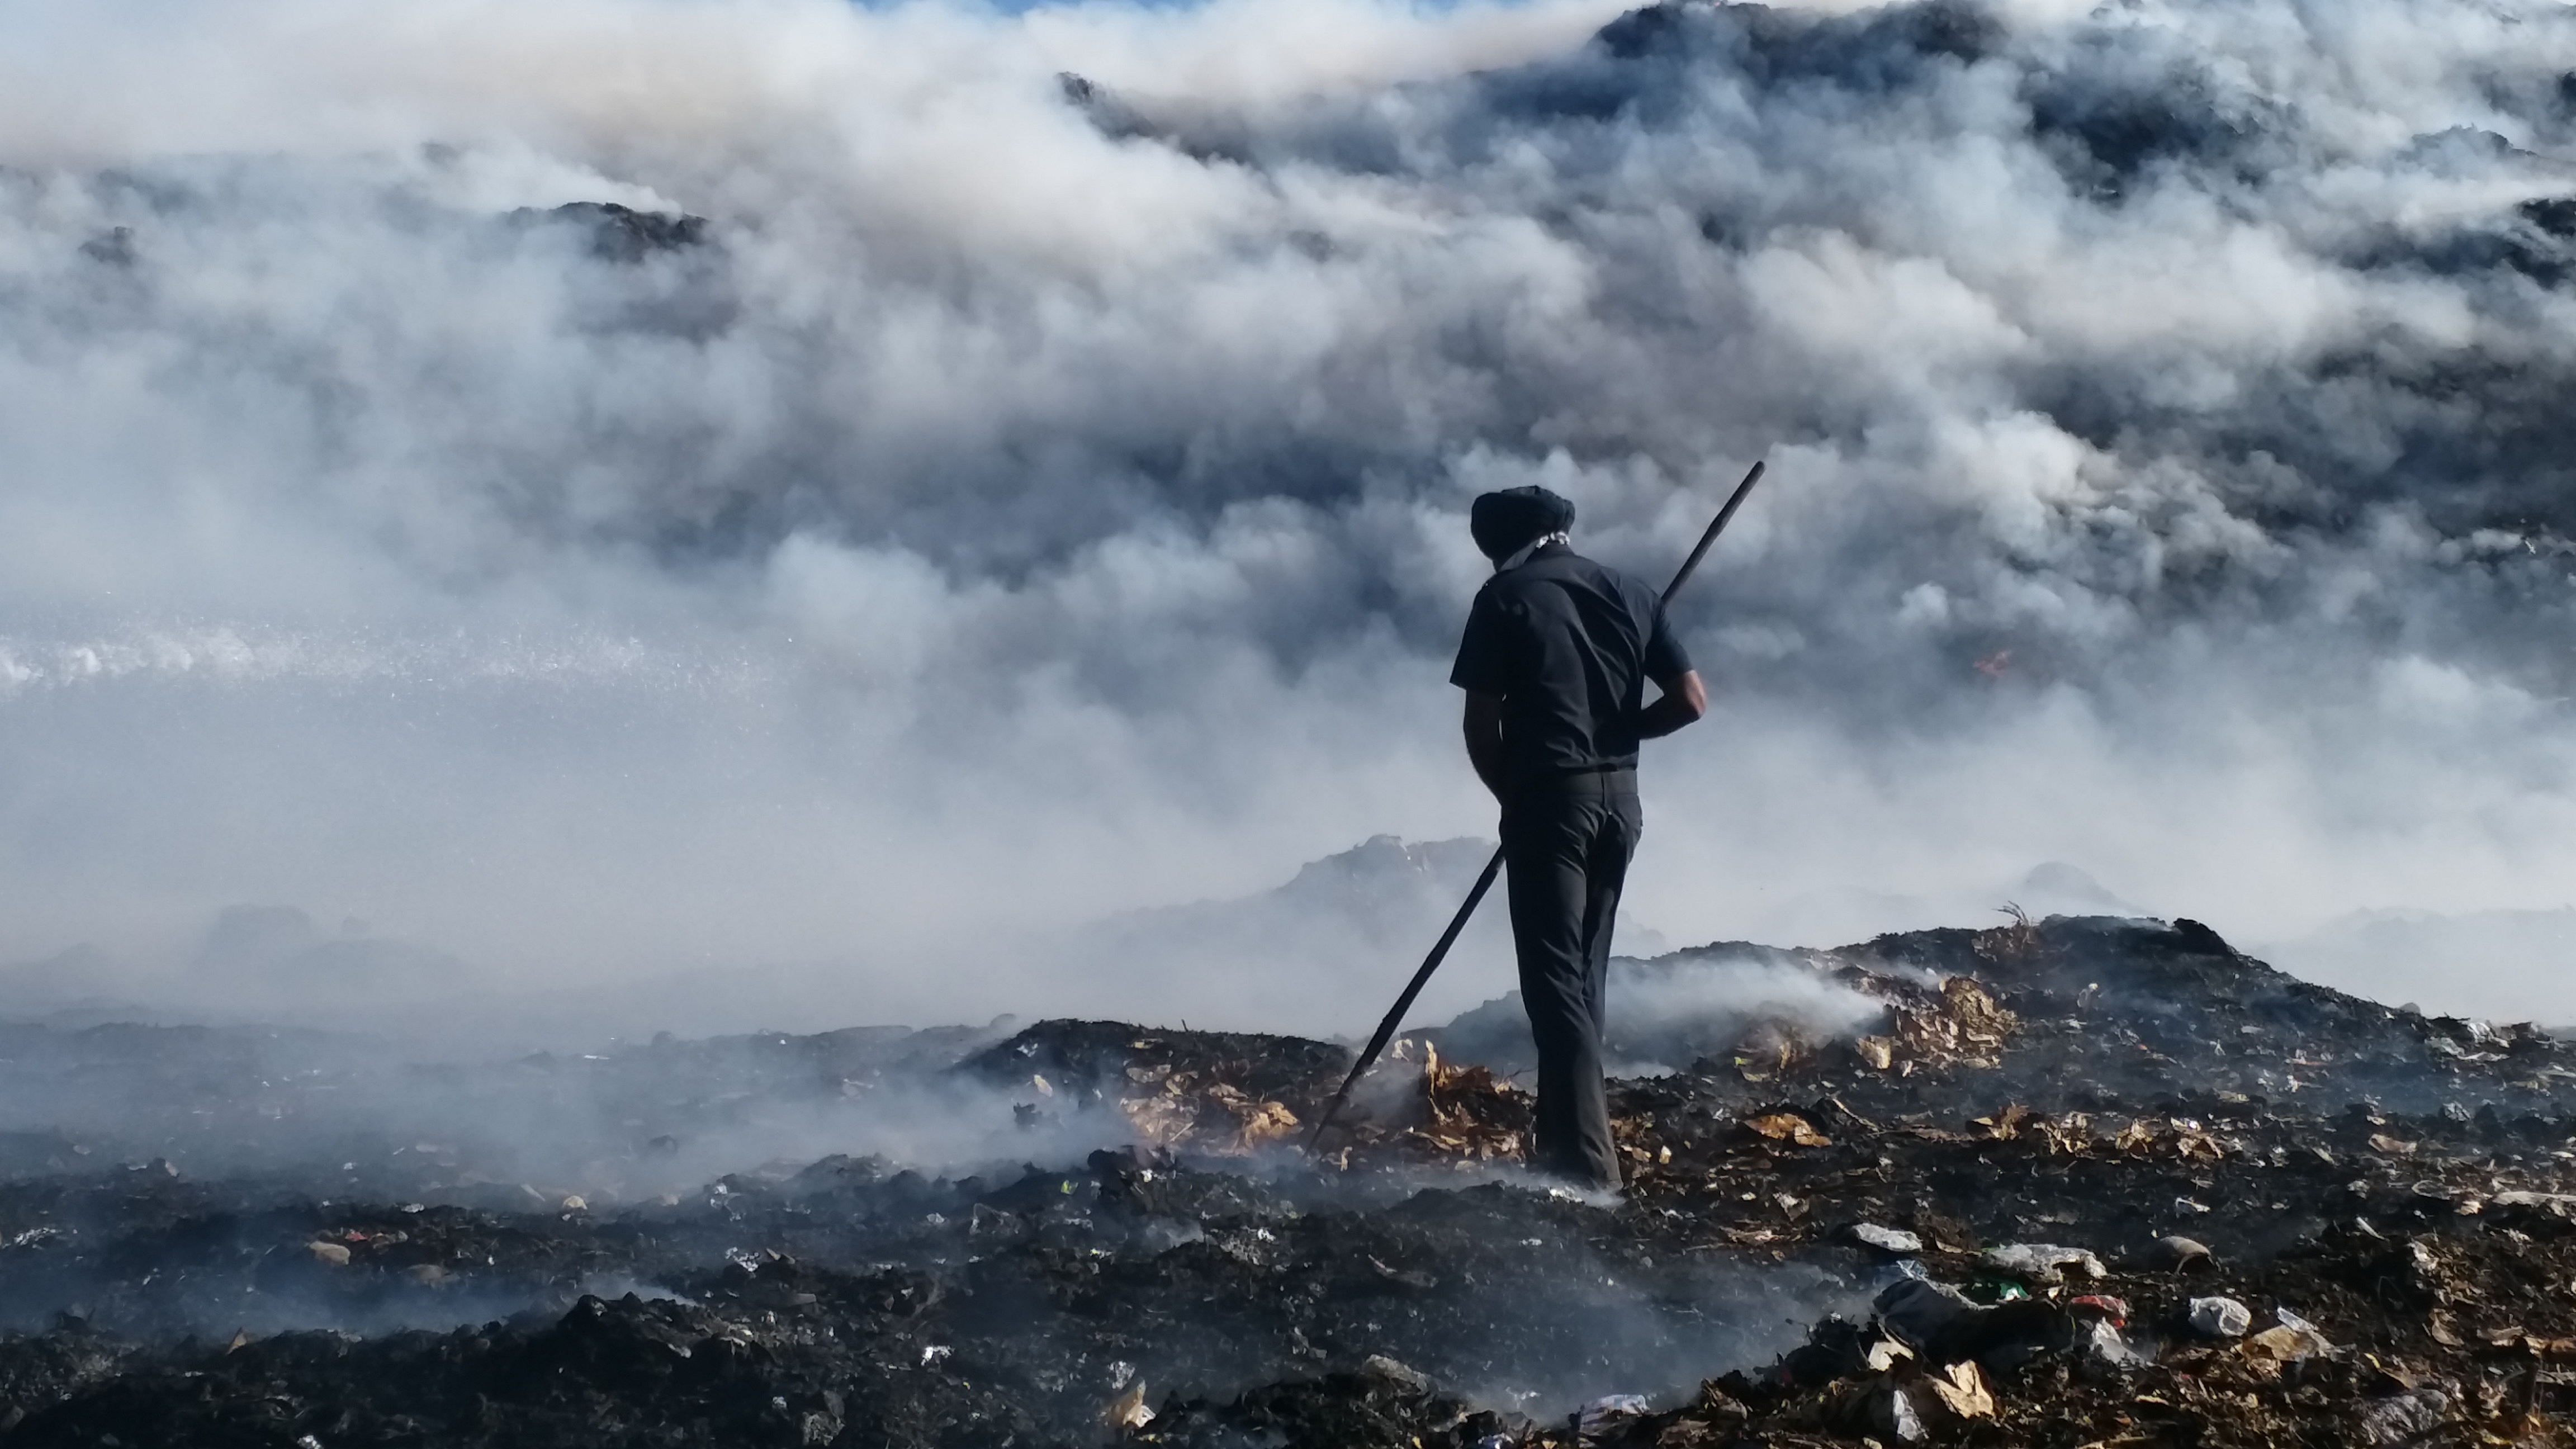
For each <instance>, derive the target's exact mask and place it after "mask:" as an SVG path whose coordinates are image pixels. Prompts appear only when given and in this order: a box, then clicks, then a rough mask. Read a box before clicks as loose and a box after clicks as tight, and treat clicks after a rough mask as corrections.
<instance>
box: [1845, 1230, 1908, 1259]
mask: <svg viewBox="0 0 2576 1449" xmlns="http://www.w3.org/2000/svg"><path fill="white" fill-rule="evenodd" d="M1848 1231H1849V1233H1850V1236H1851V1238H1852V1240H1853V1241H1854V1242H1857V1243H1860V1244H1863V1245H1864V1246H1867V1247H1872V1248H1876V1249H1878V1250H1879V1251H1880V1252H1882V1253H1894V1254H1897V1255H1899V1256H1911V1255H1913V1254H1916V1253H1919V1252H1922V1251H1923V1239H1921V1238H1920V1237H1918V1236H1916V1235H1915V1234H1913V1233H1909V1232H1906V1231H1904V1230H1903V1229H1901V1228H1883V1227H1880V1226H1879V1225H1878V1224H1876V1223H1854V1224H1852V1225H1851V1227H1850V1229H1849V1230H1848Z"/></svg>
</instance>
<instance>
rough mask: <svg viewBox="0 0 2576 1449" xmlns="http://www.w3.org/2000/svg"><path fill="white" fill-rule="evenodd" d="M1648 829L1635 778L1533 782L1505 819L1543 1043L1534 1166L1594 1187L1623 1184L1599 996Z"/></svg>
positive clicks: (1524, 969) (1524, 958) (1526, 981)
mask: <svg viewBox="0 0 2576 1449" xmlns="http://www.w3.org/2000/svg"><path fill="white" fill-rule="evenodd" d="M1644 829H1645V812H1644V811H1643V810H1642V809H1640V808H1639V806H1638V804H1637V775H1636V772H1635V771H1633V770H1616V771H1609V772H1605V773H1600V774H1588V775H1557V776H1551V777H1547V778H1544V779H1539V780H1532V781H1526V782H1523V783H1521V784H1520V785H1518V786H1516V787H1515V788H1514V789H1513V791H1512V798H1511V801H1510V803H1509V805H1508V806H1506V807H1505V809H1504V811H1503V860H1504V864H1505V866H1506V868H1507V869H1508V870H1509V872H1510V885H1511V901H1512V940H1513V943H1514V944H1515V945H1516V946H1517V947H1518V951H1519V955H1520V967H1521V1001H1522V1004H1523V1005H1525V1006H1527V1007H1528V1008H1529V1019H1530V1035H1531V1036H1532V1037H1533V1038H1534V1039H1535V1040H1536V1042H1537V1045H1538V1140H1537V1142H1536V1144H1535V1145H1534V1148H1533V1150H1532V1152H1531V1154H1530V1165H1531V1166H1533V1167H1536V1168H1537V1169H1538V1170H1540V1171H1541V1172H1546V1173H1551V1174H1554V1175H1556V1176H1559V1177H1564V1178H1569V1179H1571V1180H1573V1181H1575V1182H1577V1183H1581V1184H1584V1185H1586V1186H1591V1187H1604V1188H1615V1187H1617V1186H1618V1185H1619V1153H1618V1148H1617V1146H1616V1145H1615V1144H1613V1143H1612V1142H1611V1140H1610V1101H1609V1097H1608V1095H1607V1093H1606V1092H1604V1090H1603V1087H1602V1080H1601V1022H1602V995H1603V987H1604V986H1605V985H1606V983H1607V981H1608V979H1609V971H1610V928H1611V924H1612V920H1613V918H1614V917H1616V916H1617V915H1618V913H1619V887H1620V886H1621V885H1622V884H1624V883H1625V882H1626V880H1627V878H1628V858H1629V857H1630V856H1631V855H1633V854H1635V852H1636V849H1637V836H1638V834H1639V833H1640V832H1641V831H1643V830H1644Z"/></svg>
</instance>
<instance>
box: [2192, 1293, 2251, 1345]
mask: <svg viewBox="0 0 2576 1449" xmlns="http://www.w3.org/2000/svg"><path fill="white" fill-rule="evenodd" d="M2253 1326H2254V1312H2253V1310H2252V1309H2250V1308H2247V1307H2246V1306H2245V1305H2244V1304H2242V1303H2239V1302H2237V1301H2236V1300H2235V1299H2233V1298H2216V1297H2211V1298H2195V1299H2193V1300H2191V1331H2192V1332H2194V1333H2197V1334H2200V1335H2202V1336H2204V1337H2208V1338H2242V1337H2244V1336H2245V1330H2247V1329H2249V1328H2251V1327H2253Z"/></svg>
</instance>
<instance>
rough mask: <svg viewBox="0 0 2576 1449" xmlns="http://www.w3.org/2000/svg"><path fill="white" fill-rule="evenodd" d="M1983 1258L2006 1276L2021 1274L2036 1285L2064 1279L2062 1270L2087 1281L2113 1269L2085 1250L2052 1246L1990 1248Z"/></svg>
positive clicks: (2027, 1244)
mask: <svg viewBox="0 0 2576 1449" xmlns="http://www.w3.org/2000/svg"><path fill="white" fill-rule="evenodd" d="M1982 1256H1983V1257H1984V1259H1985V1262H1986V1266H1987V1267H1990V1268H1996V1269H2000V1270H2002V1271H2003V1272H2006V1273H2015V1274H2019V1275H2020V1276H2021V1277H2023V1278H2026V1279H2028V1280H2030V1281H2031V1282H2034V1283H2055V1282H2058V1281H2059V1280H2060V1279H2061V1278H2063V1277H2064V1273H2063V1271H2062V1270H2064V1269H2068V1268H2072V1269H2074V1270H2075V1271H2077V1272H2079V1273H2081V1274H2083V1275H2084V1276H2085V1277H2087V1278H2102V1277H2107V1276H2109V1275H2110V1272H2111V1270H2110V1269H2109V1268H2107V1267H2104V1266H2103V1264H2102V1260H2101V1259H2100V1258H2097V1257H2095V1256H2093V1254H2091V1253H2090V1252H2087V1251H2086V1250H2084V1249H2082V1248H2061V1247H2059V1246H2057V1245H2056V1244H2053V1243H2010V1244H2007V1245H2005V1246H2003V1247H2000V1248H1988V1249H1987V1250H1986V1251H1985V1252H1984V1254H1982Z"/></svg>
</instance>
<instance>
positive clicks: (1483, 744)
mask: <svg viewBox="0 0 2576 1449" xmlns="http://www.w3.org/2000/svg"><path fill="white" fill-rule="evenodd" d="M1463 723H1464V727H1465V729H1466V733H1467V760H1468V763H1470V764H1472V765H1474V766H1475V767H1476V778H1477V779H1479V780H1482V781H1484V782H1485V788H1486V789H1488V790H1491V791H1493V792H1494V798H1495V799H1497V800H1500V799H1502V798H1503V786H1504V784H1505V776H1504V772H1503V699H1502V696H1501V695H1498V694H1478V693H1476V692H1475V691H1473V690H1470V691H1468V693H1467V714H1466V719H1465V720H1464V722H1463Z"/></svg>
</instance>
